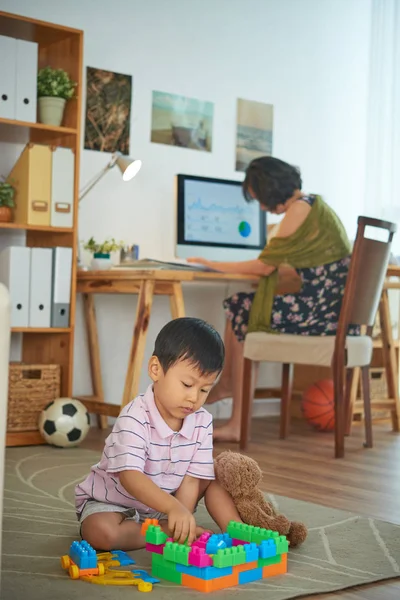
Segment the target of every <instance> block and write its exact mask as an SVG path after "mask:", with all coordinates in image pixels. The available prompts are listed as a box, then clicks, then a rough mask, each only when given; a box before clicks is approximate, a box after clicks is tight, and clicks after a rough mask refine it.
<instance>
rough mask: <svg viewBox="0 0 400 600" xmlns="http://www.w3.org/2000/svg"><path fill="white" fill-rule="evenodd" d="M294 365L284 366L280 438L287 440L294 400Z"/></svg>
mask: <svg viewBox="0 0 400 600" xmlns="http://www.w3.org/2000/svg"><path fill="white" fill-rule="evenodd" d="M292 385H293V365H291V364H283V365H282V398H281V425H280V434H279V437H280V438H281V440H283V439H285V438H286V437H287V436H288V433H289V423H290V401H291V399H292Z"/></svg>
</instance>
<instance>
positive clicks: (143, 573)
mask: <svg viewBox="0 0 400 600" xmlns="http://www.w3.org/2000/svg"><path fill="white" fill-rule="evenodd" d="M132 573H133V574H134V575H137V576H138V577H139V578H140V579H143V581H145V582H146V583H160V580H159V579H156V578H155V577H152V576H151V575H149V574H148V573H147V571H144V570H143V569H132Z"/></svg>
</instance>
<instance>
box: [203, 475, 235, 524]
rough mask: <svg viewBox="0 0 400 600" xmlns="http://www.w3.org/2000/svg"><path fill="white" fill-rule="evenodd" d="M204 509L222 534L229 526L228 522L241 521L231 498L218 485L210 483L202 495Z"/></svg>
mask: <svg viewBox="0 0 400 600" xmlns="http://www.w3.org/2000/svg"><path fill="white" fill-rule="evenodd" d="M204 500H205V503H206V507H207V510H208V512H209V513H210V516H211V517H212V518H213V519H214V521H215V522H216V524H217V525H218V527H219V528H220V529H221V531H222V532H223V533H225V532H226V529H227V527H228V525H229V521H238V522H239V523H242V519H241V518H240V515H239V513H238V511H237V509H236V506H235V505H234V503H233V500H232V496H231V495H230V494H228V492H227V491H226V490H224V488H223V487H221V485H220V484H219V483H218V481H212V482H211V483H210V484H209V486H208V487H207V490H206V492H205V495H204Z"/></svg>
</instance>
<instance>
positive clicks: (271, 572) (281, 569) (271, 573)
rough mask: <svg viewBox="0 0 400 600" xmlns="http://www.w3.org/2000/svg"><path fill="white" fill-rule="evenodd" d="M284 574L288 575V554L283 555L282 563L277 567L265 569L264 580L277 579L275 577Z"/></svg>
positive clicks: (272, 566) (271, 566)
mask: <svg viewBox="0 0 400 600" xmlns="http://www.w3.org/2000/svg"><path fill="white" fill-rule="evenodd" d="M284 573H287V554H282V558H281V562H280V563H278V564H277V565H270V566H269V567H263V579H265V578H266V577H275V575H284Z"/></svg>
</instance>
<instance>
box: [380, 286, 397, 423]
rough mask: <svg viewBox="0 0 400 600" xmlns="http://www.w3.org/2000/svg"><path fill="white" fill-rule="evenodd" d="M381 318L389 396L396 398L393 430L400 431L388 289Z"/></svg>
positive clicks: (383, 298) (382, 302) (381, 304)
mask: <svg viewBox="0 0 400 600" xmlns="http://www.w3.org/2000/svg"><path fill="white" fill-rule="evenodd" d="M379 320H380V324H381V329H382V354H383V361H384V365H385V369H386V381H387V389H388V396H389V398H391V399H392V400H394V404H395V406H394V408H393V410H392V427H393V431H400V400H399V388H398V385H399V374H398V371H397V364H396V350H395V348H394V344H393V334H392V323H391V320H390V311H389V297H388V292H387V290H383V292H382V297H381V300H380V303H379Z"/></svg>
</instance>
